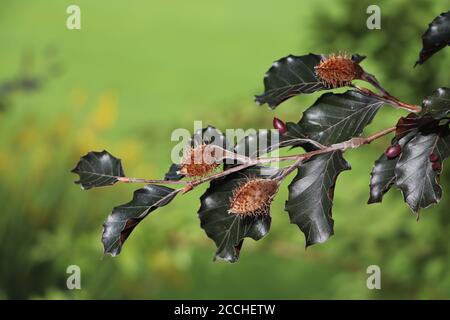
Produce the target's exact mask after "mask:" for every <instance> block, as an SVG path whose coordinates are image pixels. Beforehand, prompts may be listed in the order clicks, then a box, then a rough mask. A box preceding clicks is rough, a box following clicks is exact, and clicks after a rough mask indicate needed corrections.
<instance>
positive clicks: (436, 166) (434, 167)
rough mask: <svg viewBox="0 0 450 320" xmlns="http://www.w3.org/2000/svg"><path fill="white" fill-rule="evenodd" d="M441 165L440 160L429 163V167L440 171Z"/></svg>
mask: <svg viewBox="0 0 450 320" xmlns="http://www.w3.org/2000/svg"><path fill="white" fill-rule="evenodd" d="M441 168H442V165H441V163H440V162H433V163H432V164H431V169H433V171H441Z"/></svg>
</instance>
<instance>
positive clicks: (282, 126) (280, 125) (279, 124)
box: [272, 117, 287, 134]
mask: <svg viewBox="0 0 450 320" xmlns="http://www.w3.org/2000/svg"><path fill="white" fill-rule="evenodd" d="M272 124H273V127H274V128H275V129H277V130H278V132H279V133H280V134H285V133H286V132H287V127H286V123H284V122H283V120H280V119H278V118H276V117H274V118H273V121H272Z"/></svg>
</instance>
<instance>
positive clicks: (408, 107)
mask: <svg viewBox="0 0 450 320" xmlns="http://www.w3.org/2000/svg"><path fill="white" fill-rule="evenodd" d="M362 79H363V80H365V81H367V82H369V83H370V84H372V85H373V86H374V87H376V88H377V89H379V90H380V92H381V95H379V94H377V93H375V92H373V91H372V90H369V89H367V88H363V87H360V86H357V85H352V86H353V87H354V88H356V89H357V90H358V91H360V92H361V93H363V94H366V95H369V96H372V97H375V98H377V99H379V100H382V101H384V102H386V103H389V104H391V105H393V106H394V107H398V108H401V109H405V110H408V111H410V112H414V113H418V112H420V111H422V107H421V106H416V105H412V104H409V103H406V102H403V101H400V100H399V99H397V98H396V97H394V96H393V95H391V94H390V93H389V92H387V91H386V90H385V89H384V88H383V87H382V86H381V85H380V84H379V82H378V81H377V80H376V79H375V78H374V77H373V76H372V75H370V74H365V75H364V76H363V77H362Z"/></svg>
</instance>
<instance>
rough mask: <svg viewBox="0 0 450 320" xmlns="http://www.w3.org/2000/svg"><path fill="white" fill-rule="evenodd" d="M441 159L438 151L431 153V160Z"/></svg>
mask: <svg viewBox="0 0 450 320" xmlns="http://www.w3.org/2000/svg"><path fill="white" fill-rule="evenodd" d="M438 160H439V156H438V155H437V154H436V153H434V152H433V153H432V154H430V161H431V162H437V161H438Z"/></svg>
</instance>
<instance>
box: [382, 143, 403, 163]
mask: <svg viewBox="0 0 450 320" xmlns="http://www.w3.org/2000/svg"><path fill="white" fill-rule="evenodd" d="M401 152H402V147H401V146H400V145H399V144H398V143H396V144H393V145H391V146H389V147H388V148H387V149H386V151H385V152H384V154H385V155H386V157H387V158H388V159H389V160H391V159H395V158H397V157H398V155H399V154H400V153H401Z"/></svg>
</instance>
